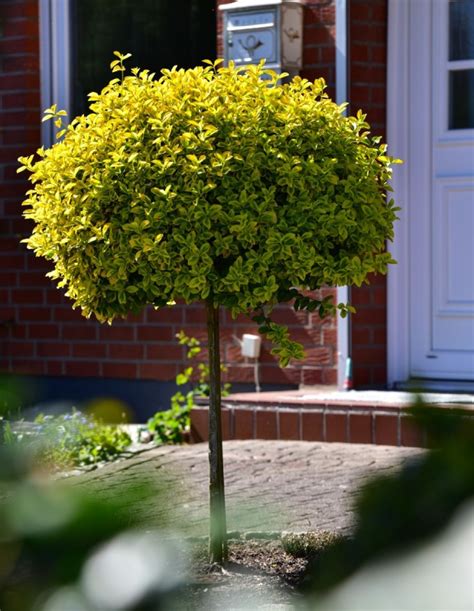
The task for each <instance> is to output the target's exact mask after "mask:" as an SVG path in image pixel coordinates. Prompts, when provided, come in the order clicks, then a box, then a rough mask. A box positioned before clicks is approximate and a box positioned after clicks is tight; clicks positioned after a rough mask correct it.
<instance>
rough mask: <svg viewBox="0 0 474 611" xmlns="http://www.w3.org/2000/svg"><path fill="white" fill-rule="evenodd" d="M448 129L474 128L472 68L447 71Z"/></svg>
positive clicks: (473, 71) (473, 78)
mask: <svg viewBox="0 0 474 611" xmlns="http://www.w3.org/2000/svg"><path fill="white" fill-rule="evenodd" d="M449 129H474V70H451V71H450V73H449Z"/></svg>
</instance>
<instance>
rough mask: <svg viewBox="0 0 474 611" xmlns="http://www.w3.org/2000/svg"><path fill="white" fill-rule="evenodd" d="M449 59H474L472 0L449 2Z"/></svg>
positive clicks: (453, 0) (473, 3) (473, 4)
mask: <svg viewBox="0 0 474 611" xmlns="http://www.w3.org/2000/svg"><path fill="white" fill-rule="evenodd" d="M449 59H450V61H456V60H460V59H474V0H451V2H450V3H449Z"/></svg>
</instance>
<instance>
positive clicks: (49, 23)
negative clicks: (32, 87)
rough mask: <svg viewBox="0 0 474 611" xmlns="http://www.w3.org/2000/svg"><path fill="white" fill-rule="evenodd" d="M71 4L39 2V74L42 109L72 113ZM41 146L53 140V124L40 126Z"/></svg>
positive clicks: (65, 0) (62, 0)
mask: <svg viewBox="0 0 474 611" xmlns="http://www.w3.org/2000/svg"><path fill="white" fill-rule="evenodd" d="M70 16H71V3H70V1H69V0H39V17H40V75H41V107H42V110H45V109H46V108H49V107H50V106H52V105H53V104H57V107H58V110H65V111H66V112H67V113H68V115H69V113H70V111H71V19H70ZM41 126H42V129H41V139H42V143H43V145H44V146H51V144H53V142H54V140H55V138H54V136H55V133H54V132H55V127H54V124H53V122H52V121H46V122H45V123H42V124H41Z"/></svg>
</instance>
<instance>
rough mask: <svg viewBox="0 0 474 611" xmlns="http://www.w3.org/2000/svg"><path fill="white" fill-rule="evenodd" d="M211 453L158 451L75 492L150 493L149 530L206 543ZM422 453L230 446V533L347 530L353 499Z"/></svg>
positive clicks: (306, 445)
mask: <svg viewBox="0 0 474 611" xmlns="http://www.w3.org/2000/svg"><path fill="white" fill-rule="evenodd" d="M207 452H208V448H207V444H196V445H190V446H162V447H157V448H154V449H152V450H149V451H146V452H143V453H141V454H138V455H136V456H134V457H133V458H130V459H127V460H123V461H120V462H118V463H113V464H110V465H108V466H106V467H104V468H102V469H100V470H98V471H93V472H90V473H87V474H84V475H81V476H80V477H78V478H77V479H75V481H74V485H76V486H84V485H87V486H93V489H94V490H95V491H96V493H97V494H98V495H100V496H103V497H108V496H116V495H122V494H123V490H124V489H125V487H127V486H128V487H130V488H137V487H140V486H142V485H144V486H145V487H146V488H147V489H149V490H150V491H154V490H157V491H156V492H153V494H152V495H151V496H150V497H149V498H148V499H147V500H146V501H142V502H140V503H138V504H137V506H136V507H132V508H131V511H132V512H133V514H134V515H135V517H138V518H139V520H140V522H141V523H142V524H143V525H144V526H146V527H150V528H152V527H156V526H162V525H163V524H164V523H168V524H169V525H171V526H172V527H173V528H174V529H177V530H178V531H184V533H185V534H186V535H195V536H200V535H205V534H206V533H207V530H208V459H207ZM420 452H421V450H418V449H414V448H397V447H391V446H375V445H357V444H340V443H320V442H305V441H260V440H252V441H228V442H225V443H224V463H225V480H226V497H227V520H228V530H229V531H233V530H238V531H246V532H247V531H294V532H301V531H307V530H318V529H329V530H333V531H342V530H345V529H348V528H349V527H350V525H351V519H352V514H351V495H352V494H353V492H354V491H355V490H356V489H357V487H358V486H359V485H360V484H361V483H362V482H363V481H364V479H365V478H367V477H368V476H371V475H374V474H376V473H382V472H387V471H389V470H392V469H394V468H396V467H397V466H399V465H400V464H401V463H402V462H403V461H405V460H407V459H408V458H410V457H413V456H415V455H417V454H419V453H420ZM158 489H159V490H158Z"/></svg>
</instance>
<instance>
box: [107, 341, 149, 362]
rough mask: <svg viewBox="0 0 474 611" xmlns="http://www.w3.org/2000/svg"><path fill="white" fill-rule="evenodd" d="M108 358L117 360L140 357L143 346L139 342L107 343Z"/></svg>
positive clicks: (141, 356) (142, 352)
mask: <svg viewBox="0 0 474 611" xmlns="http://www.w3.org/2000/svg"><path fill="white" fill-rule="evenodd" d="M108 352H109V358H110V359H117V360H122V361H124V360H128V359H132V360H133V359H135V360H138V359H142V358H143V354H144V348H143V346H142V345H141V344H134V343H130V344H109V350H108Z"/></svg>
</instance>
